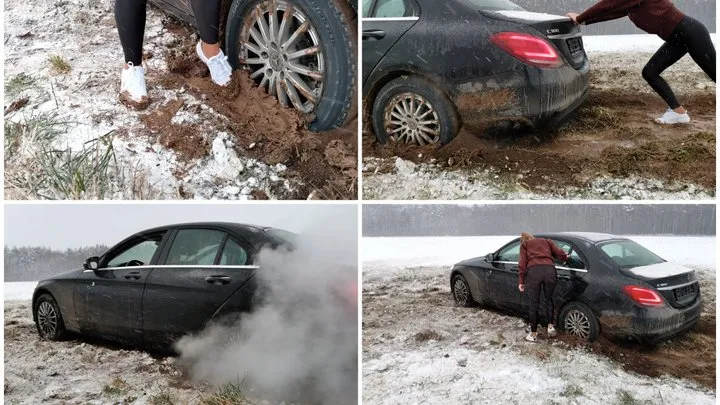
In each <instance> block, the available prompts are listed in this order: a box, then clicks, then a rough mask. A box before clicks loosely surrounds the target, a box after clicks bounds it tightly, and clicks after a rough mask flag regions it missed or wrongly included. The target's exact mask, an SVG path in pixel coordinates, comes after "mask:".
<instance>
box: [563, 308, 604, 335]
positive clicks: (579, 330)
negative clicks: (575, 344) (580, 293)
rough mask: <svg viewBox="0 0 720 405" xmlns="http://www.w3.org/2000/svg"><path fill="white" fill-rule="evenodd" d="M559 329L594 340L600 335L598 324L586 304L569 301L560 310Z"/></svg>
mask: <svg viewBox="0 0 720 405" xmlns="http://www.w3.org/2000/svg"><path fill="white" fill-rule="evenodd" d="M560 327H561V330H562V331H563V332H565V333H567V334H568V335H572V336H576V337H579V338H581V339H585V340H587V341H590V342H592V341H595V339H597V338H598V336H599V335H600V324H599V323H598V319H597V317H596V316H595V314H594V313H593V312H592V310H591V309H590V308H588V306H587V305H585V304H581V303H579V302H571V303H570V304H568V305H566V306H565V307H564V308H563V309H562V311H560Z"/></svg>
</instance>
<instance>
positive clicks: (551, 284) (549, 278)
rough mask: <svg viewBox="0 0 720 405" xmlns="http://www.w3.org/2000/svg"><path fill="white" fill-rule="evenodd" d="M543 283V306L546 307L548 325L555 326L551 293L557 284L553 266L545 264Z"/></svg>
mask: <svg viewBox="0 0 720 405" xmlns="http://www.w3.org/2000/svg"><path fill="white" fill-rule="evenodd" d="M543 275H544V276H545V277H544V280H543V284H544V285H545V306H546V308H547V319H548V327H550V326H552V327H553V328H554V327H555V306H554V303H553V294H554V293H555V287H556V286H557V272H556V270H555V266H547V268H546V269H545V271H544V274H543Z"/></svg>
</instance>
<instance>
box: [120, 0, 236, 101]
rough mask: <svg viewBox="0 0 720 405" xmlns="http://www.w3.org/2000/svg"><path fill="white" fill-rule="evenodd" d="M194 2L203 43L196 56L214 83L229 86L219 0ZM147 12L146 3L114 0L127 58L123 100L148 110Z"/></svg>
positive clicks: (123, 75)
mask: <svg viewBox="0 0 720 405" xmlns="http://www.w3.org/2000/svg"><path fill="white" fill-rule="evenodd" d="M191 3H192V8H193V12H194V13H195V17H196V18H197V23H198V27H199V30H200V42H198V44H197V46H196V48H195V50H196V52H197V55H198V57H199V58H200V60H202V61H203V62H204V63H205V64H206V65H207V67H208V69H210V77H211V78H212V81H213V82H215V83H216V84H218V85H220V86H227V85H228V84H229V83H230V80H231V78H232V67H231V66H230V63H228V60H227V57H226V56H225V55H224V54H223V51H222V50H221V49H220V0H192V1H191ZM146 10H147V0H116V1H115V23H116V25H117V28H118V33H119V34H120V43H121V44H122V48H123V53H124V55H125V67H124V69H123V71H122V76H121V84H120V101H121V102H122V103H123V104H125V105H128V106H130V107H133V108H137V109H143V108H146V107H147V106H148V104H149V101H150V100H149V99H148V96H147V87H146V85H145V69H144V68H143V67H142V55H143V36H144V35H145V17H146V13H147V11H146Z"/></svg>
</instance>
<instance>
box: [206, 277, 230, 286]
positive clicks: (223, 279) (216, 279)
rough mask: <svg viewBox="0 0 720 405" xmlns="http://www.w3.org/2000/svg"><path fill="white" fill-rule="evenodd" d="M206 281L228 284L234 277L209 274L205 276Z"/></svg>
mask: <svg viewBox="0 0 720 405" xmlns="http://www.w3.org/2000/svg"><path fill="white" fill-rule="evenodd" d="M205 281H207V282H208V283H210V284H228V283H230V281H232V279H231V278H230V277H228V276H208V277H205Z"/></svg>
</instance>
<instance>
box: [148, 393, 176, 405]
mask: <svg viewBox="0 0 720 405" xmlns="http://www.w3.org/2000/svg"><path fill="white" fill-rule="evenodd" d="M150 404H152V405H173V404H174V402H173V399H172V397H171V396H170V394H168V393H161V394H157V395H153V396H152V397H151V398H150Z"/></svg>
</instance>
